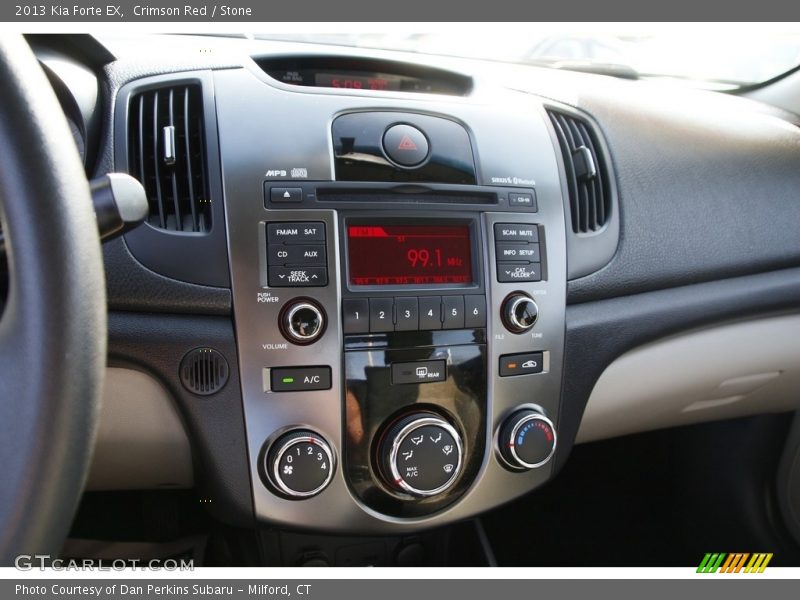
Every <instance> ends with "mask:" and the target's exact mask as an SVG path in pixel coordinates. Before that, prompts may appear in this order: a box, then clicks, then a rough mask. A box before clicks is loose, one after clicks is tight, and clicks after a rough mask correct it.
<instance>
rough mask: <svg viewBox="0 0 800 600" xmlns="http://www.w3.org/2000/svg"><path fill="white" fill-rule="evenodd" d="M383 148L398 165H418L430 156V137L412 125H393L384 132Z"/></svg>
mask: <svg viewBox="0 0 800 600" xmlns="http://www.w3.org/2000/svg"><path fill="white" fill-rule="evenodd" d="M383 149H384V151H385V152H386V155H387V156H388V157H389V158H391V159H392V160H393V161H394V162H396V163H397V164H398V165H402V166H404V167H416V166H419V165H421V164H422V163H423V162H424V161H425V159H426V158H427V157H428V150H429V149H430V148H429V145H428V138H426V137H425V134H424V133H422V132H421V131H420V130H419V129H417V128H416V127H412V126H411V125H392V126H391V127H389V129H387V130H386V133H384V134H383Z"/></svg>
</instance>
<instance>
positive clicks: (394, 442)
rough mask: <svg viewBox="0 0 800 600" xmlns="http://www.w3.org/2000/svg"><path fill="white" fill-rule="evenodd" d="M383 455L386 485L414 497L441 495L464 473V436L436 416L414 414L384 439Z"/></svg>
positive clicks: (404, 419) (382, 467)
mask: <svg viewBox="0 0 800 600" xmlns="http://www.w3.org/2000/svg"><path fill="white" fill-rule="evenodd" d="M379 453H380V454H379V456H380V460H381V465H380V467H381V472H382V474H383V476H384V479H385V480H386V482H387V483H388V484H389V485H390V486H391V487H393V488H394V489H396V490H398V491H400V492H405V493H407V494H411V495H412V496H420V497H425V496H434V495H436V494H441V493H442V492H444V491H446V490H448V489H449V488H450V487H452V486H453V485H454V484H455V482H456V481H457V479H458V476H459V475H460V474H461V467H462V461H463V444H462V442H461V436H460V435H459V433H458V432H457V431H456V429H455V428H454V427H453V426H452V425H450V423H448V422H447V421H446V420H444V419H443V418H442V417H440V416H439V415H437V414H435V413H425V412H420V413H414V414H411V415H408V416H406V417H404V418H402V419H400V420H399V421H397V422H396V423H395V424H393V425H392V426H391V427H390V428H389V429H388V431H387V432H386V435H385V436H384V437H383V439H382V441H381V444H380V449H379Z"/></svg>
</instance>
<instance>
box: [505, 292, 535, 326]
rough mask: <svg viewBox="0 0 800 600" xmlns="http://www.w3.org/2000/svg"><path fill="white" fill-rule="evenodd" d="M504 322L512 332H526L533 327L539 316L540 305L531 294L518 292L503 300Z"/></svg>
mask: <svg viewBox="0 0 800 600" xmlns="http://www.w3.org/2000/svg"><path fill="white" fill-rule="evenodd" d="M502 316H503V324H504V325H505V326H506V329H508V330H509V331H510V332H512V333H524V332H526V331H529V330H530V329H532V328H533V326H534V324H535V323H536V319H537V318H538V317H539V307H538V306H536V302H534V301H533V298H531V297H530V296H528V295H526V294H523V293H520V292H516V293H514V294H510V295H509V296H508V298H506V299H505V301H504V302H503V308H502Z"/></svg>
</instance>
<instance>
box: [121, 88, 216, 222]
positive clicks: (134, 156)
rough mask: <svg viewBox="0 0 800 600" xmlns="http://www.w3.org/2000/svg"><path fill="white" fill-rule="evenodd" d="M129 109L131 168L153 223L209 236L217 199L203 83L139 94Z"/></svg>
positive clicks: (131, 101)
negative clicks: (212, 190) (212, 188)
mask: <svg viewBox="0 0 800 600" xmlns="http://www.w3.org/2000/svg"><path fill="white" fill-rule="evenodd" d="M128 106H129V108H128V168H129V172H130V173H131V175H133V176H134V177H137V178H138V179H139V181H141V183H142V185H143V186H144V189H145V191H146V192H147V199H148V202H149V203H150V216H149V219H148V222H149V223H150V225H152V226H153V227H158V228H160V229H167V230H171V231H182V232H193V233H198V234H203V233H207V232H208V231H210V230H211V200H210V198H211V195H210V191H209V183H208V173H207V172H206V165H207V163H206V136H205V124H204V118H203V90H202V88H201V87H200V84H198V83H190V84H187V85H177V86H170V87H161V88H157V89H150V90H147V91H143V92H139V93H137V94H135V95H134V96H133V97H132V98H131V100H130V103H129V105H128Z"/></svg>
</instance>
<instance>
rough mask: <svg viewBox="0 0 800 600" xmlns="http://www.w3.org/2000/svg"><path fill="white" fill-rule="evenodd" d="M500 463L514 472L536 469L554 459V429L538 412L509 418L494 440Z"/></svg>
mask: <svg viewBox="0 0 800 600" xmlns="http://www.w3.org/2000/svg"><path fill="white" fill-rule="evenodd" d="M497 443H498V446H499V448H498V450H499V451H500V455H501V456H502V457H503V460H505V462H506V463H507V464H508V465H509V466H510V467H512V468H514V469H535V468H537V467H541V466H543V465H545V464H547V462H548V461H549V460H550V459H551V458H552V457H553V453H555V451H556V428H555V427H554V426H553V422H552V421H551V420H550V419H548V418H547V417H545V416H544V415H543V414H542V413H540V412H539V411H536V410H533V409H523V410H519V411H517V412H515V413H514V414H512V415H511V416H510V417H508V418H507V419H506V420H505V422H504V423H503V425H502V426H501V427H500V433H499V435H498V436H497Z"/></svg>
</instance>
